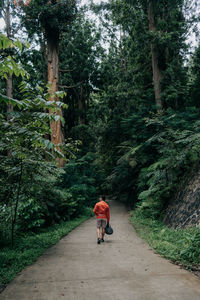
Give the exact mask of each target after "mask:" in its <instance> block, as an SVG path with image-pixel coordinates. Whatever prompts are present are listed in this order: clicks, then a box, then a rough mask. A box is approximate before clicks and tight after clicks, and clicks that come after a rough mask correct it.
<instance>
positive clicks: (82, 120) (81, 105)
mask: <svg viewBox="0 0 200 300" xmlns="http://www.w3.org/2000/svg"><path fill="white" fill-rule="evenodd" d="M78 109H79V122H80V124H81V125H82V124H85V116H84V113H85V112H84V100H83V86H82V85H81V86H80V95H79V97H78Z"/></svg>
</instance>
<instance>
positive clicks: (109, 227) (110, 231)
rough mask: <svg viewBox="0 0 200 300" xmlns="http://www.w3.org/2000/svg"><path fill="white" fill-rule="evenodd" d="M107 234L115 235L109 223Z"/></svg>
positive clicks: (106, 229)
mask: <svg viewBox="0 0 200 300" xmlns="http://www.w3.org/2000/svg"><path fill="white" fill-rule="evenodd" d="M105 232H106V234H108V235H111V234H113V229H112V227H111V226H110V224H109V223H108V224H107V225H106V228H105Z"/></svg>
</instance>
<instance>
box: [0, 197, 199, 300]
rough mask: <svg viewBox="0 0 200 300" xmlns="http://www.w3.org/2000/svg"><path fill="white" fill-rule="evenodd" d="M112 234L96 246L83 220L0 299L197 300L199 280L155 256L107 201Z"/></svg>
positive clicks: (90, 227) (124, 216)
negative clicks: (82, 222)
mask: <svg viewBox="0 0 200 300" xmlns="http://www.w3.org/2000/svg"><path fill="white" fill-rule="evenodd" d="M110 204H111V224H112V226H113V228H114V234H113V235H112V236H110V237H106V241H105V243H103V244H101V245H97V244H96V231H95V226H96V220H95V218H92V219H90V220H89V221H86V222H85V223H84V224H82V225H81V226H79V227H78V228H76V229H75V230H73V231H72V232H71V233H70V234H69V235H67V236H66V237H65V238H63V239H62V240H61V241H60V242H59V243H58V244H56V245H55V246H53V247H51V248H50V249H48V250H47V251H46V252H45V253H44V254H43V255H42V256H41V257H40V258H39V259H38V260H37V261H36V263H34V264H33V265H32V266H29V267H27V268H25V269H24V270H23V271H22V272H21V273H20V274H19V275H18V276H17V277H16V278H15V280H13V281H12V282H11V283H10V284H9V285H8V286H7V288H6V289H5V290H4V291H3V293H2V294H1V295H0V300H60V299H61V300H62V299H64V300H105V299H106V300H165V299H169V300H173V299H174V300H175V299H176V300H179V299H180V300H190V299H192V300H199V299H200V281H199V279H198V278H196V277H195V276H194V275H193V274H190V273H189V272H187V271H185V270H181V269H180V268H179V267H178V266H175V265H173V264H171V263H170V262H169V261H167V260H165V259H163V258H162V257H160V256H159V255H157V254H155V253H154V252H153V251H152V249H151V248H150V247H149V246H148V245H147V244H146V243H145V242H144V241H142V240H141V239H140V238H139V237H138V236H137V235H136V233H135V231H134V229H133V226H132V225H131V224H130V223H129V221H128V213H127V211H126V210H125V208H124V206H123V205H122V204H119V203H116V202H112V201H110Z"/></svg>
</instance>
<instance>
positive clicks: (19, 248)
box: [0, 209, 92, 286]
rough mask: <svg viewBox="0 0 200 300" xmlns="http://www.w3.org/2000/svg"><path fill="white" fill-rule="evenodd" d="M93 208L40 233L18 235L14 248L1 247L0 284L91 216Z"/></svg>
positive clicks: (4, 282)
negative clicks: (78, 216) (82, 214)
mask: <svg viewBox="0 0 200 300" xmlns="http://www.w3.org/2000/svg"><path fill="white" fill-rule="evenodd" d="M91 215H92V213H91V210H90V209H88V212H87V213H86V214H85V215H84V216H81V217H80V218H77V219H75V220H72V221H67V222H62V223H60V224H56V225H54V226H51V227H48V228H46V229H43V230H42V231H41V232H40V233H37V234H34V233H33V232H32V233H30V232H29V233H27V234H25V235H23V236H21V237H16V240H15V245H14V247H13V248H11V247H10V246H7V247H3V248H1V249H0V286H4V285H5V284H7V283H8V282H10V281H11V280H12V279H13V278H14V277H15V276H16V274H17V273H19V272H20V271H21V270H22V269H23V268H25V267H26V266H28V265H30V264H32V263H33V262H34V261H35V260H36V259H37V258H38V257H39V256H40V255H41V254H42V253H43V252H44V251H45V250H46V249H47V248H49V247H50V246H52V245H54V244H56V243H57V242H58V241H59V240H60V239H61V238H62V237H63V236H65V235H66V234H68V233H69V232H70V231H71V230H73V229H74V228H75V227H77V226H78V225H80V224H81V223H83V222H84V221H85V220H87V219H89V218H90V217H91Z"/></svg>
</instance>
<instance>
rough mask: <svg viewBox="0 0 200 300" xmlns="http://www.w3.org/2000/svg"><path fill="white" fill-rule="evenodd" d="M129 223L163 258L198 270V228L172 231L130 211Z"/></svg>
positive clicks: (199, 254) (199, 262)
mask: <svg viewBox="0 0 200 300" xmlns="http://www.w3.org/2000/svg"><path fill="white" fill-rule="evenodd" d="M131 223H132V224H133V226H134V228H135V229H136V232H137V233H138V234H139V236H140V237H141V238H142V239H144V240H145V241H147V243H148V244H149V245H150V246H151V247H152V248H153V249H155V250H156V252H158V253H159V254H161V255H162V256H164V257H165V258H167V259H169V260H171V261H173V262H175V263H181V264H182V265H183V266H184V267H186V268H188V269H193V268H196V269H199V268H200V228H199V227H191V228H188V229H179V230H174V229H172V228H168V227H167V226H165V225H164V224H163V223H162V222H160V221H158V220H153V219H150V218H146V217H144V216H143V215H142V213H141V212H139V211H137V210H136V211H132V213H131Z"/></svg>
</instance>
